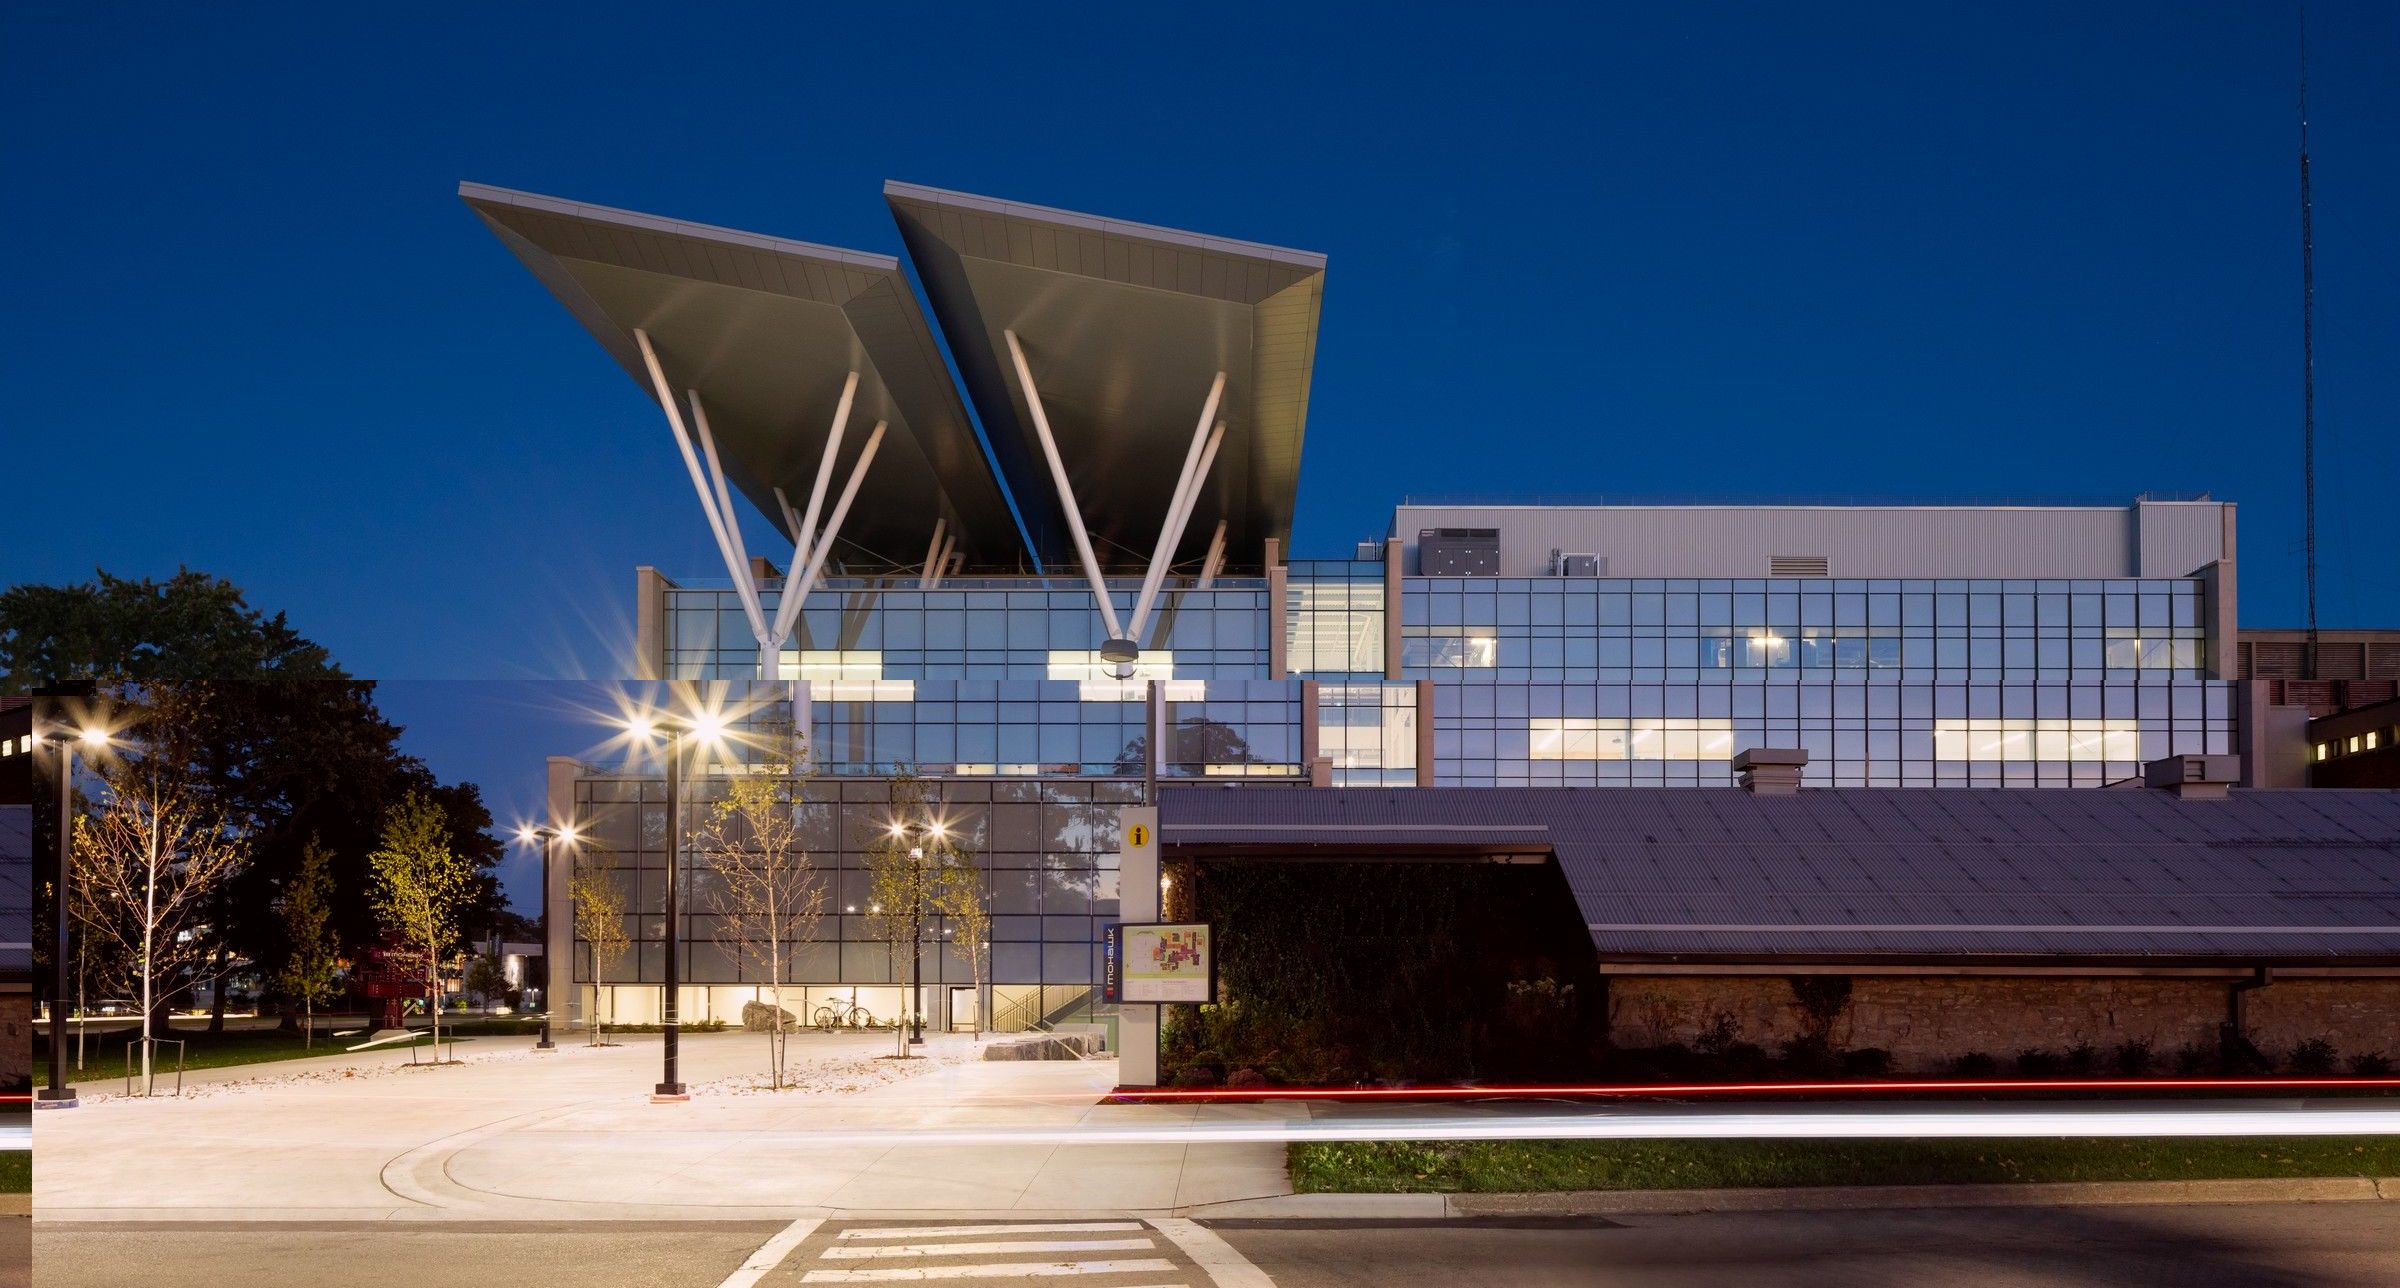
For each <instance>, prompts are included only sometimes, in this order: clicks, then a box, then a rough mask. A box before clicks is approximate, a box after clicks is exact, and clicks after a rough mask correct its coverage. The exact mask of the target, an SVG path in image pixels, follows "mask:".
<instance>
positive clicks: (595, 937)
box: [567, 861, 632, 1046]
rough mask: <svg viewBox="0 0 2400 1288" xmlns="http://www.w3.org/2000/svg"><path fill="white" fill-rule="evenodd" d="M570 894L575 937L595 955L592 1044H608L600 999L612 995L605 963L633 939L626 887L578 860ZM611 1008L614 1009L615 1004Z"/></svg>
mask: <svg viewBox="0 0 2400 1288" xmlns="http://www.w3.org/2000/svg"><path fill="white" fill-rule="evenodd" d="M567 897H568V898H569V899H571V900H573V901H574V905H575V937H576V938H577V939H580V940H582V941H583V942H584V944H585V945H586V946H587V947H589V948H590V950H591V954H592V1045H593V1046H604V1045H606V1043H605V1041H604V1036H605V1031H606V1029H607V1027H608V1026H607V1019H606V1017H604V1016H603V1015H602V1014H601V1011H600V999H601V998H602V997H604V996H607V995H608V990H607V988H606V986H605V984H606V981H605V980H603V979H602V973H603V970H604V969H605V967H604V964H605V963H607V962H612V961H615V960H616V959H617V958H618V957H620V956H622V955H623V954H624V952H625V949H626V948H627V946H628V945H630V944H631V943H632V939H631V938H630V937H629V936H627V935H626V933H625V887H623V886H621V885H619V884H617V880H616V878H615V876H614V875H613V874H610V873H607V872H602V871H600V870H598V869H597V868H594V867H592V866H591V865H589V864H587V863H583V862H581V861H578V862H577V863H576V864H575V870H574V871H572V872H570V873H568V874H567ZM609 1009H610V1010H612V1011H613V1010H614V1009H615V1007H614V1006H613V1005H611V1006H610V1008H609Z"/></svg>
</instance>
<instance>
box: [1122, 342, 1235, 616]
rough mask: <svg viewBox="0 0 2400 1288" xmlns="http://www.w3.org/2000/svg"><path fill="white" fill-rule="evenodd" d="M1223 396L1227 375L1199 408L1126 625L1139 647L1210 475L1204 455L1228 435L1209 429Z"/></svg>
mask: <svg viewBox="0 0 2400 1288" xmlns="http://www.w3.org/2000/svg"><path fill="white" fill-rule="evenodd" d="M1224 396H1225V373H1224V372H1222V371H1220V372H1218V373H1217V378H1216V379H1215V380H1212V381H1210V382H1209V385H1208V401H1207V402H1205V403H1202V404H1201V406H1200V423H1199V424H1197V425H1194V426H1193V427H1192V445H1191V446H1190V447H1187V448H1185V449H1184V452H1183V470H1182V472H1181V473H1179V474H1177V475H1176V476H1175V490H1174V492H1173V493H1172V494H1171V495H1170V496H1169V497H1168V498H1167V513H1166V517H1165V518H1164V519H1162V520H1160V521H1159V525H1158V545H1156V546H1155V547H1153V548H1152V549H1151V551H1150V570H1149V571H1148V572H1146V573H1144V574H1143V575H1142V593H1141V595H1140V596H1138V597H1137V598H1135V600H1134V601H1133V618H1132V620H1130V621H1128V622H1127V623H1126V624H1125V629H1126V630H1127V631H1129V632H1131V634H1129V635H1128V636H1127V638H1129V639H1131V640H1133V641H1134V642H1135V643H1137V644H1138V643H1140V642H1141V639H1142V627H1143V626H1145V625H1148V624H1149V621H1150V605H1151V604H1152V603H1153V602H1154V601H1156V600H1157V598H1158V588H1159V586H1160V585H1162V584H1163V583H1164V582H1165V581H1166V579H1167V565H1168V564H1170V563H1172V562H1173V561H1174V559H1175V547H1176V546H1178V545H1181V544H1182V542H1183V524H1184V517H1183V516H1184V515H1185V514H1186V513H1187V512H1188V506H1189V503H1190V501H1191V499H1192V497H1193V495H1194V494H1195V493H1197V492H1198V491H1199V489H1200V477H1201V475H1203V474H1205V473H1206V472H1207V469H1208V467H1207V465H1206V464H1204V463H1203V462H1202V459H1201V457H1202V453H1203V452H1204V451H1208V452H1213V451H1214V448H1213V447H1211V446H1208V445H1209V444H1213V443H1214V442H1215V441H1216V440H1217V439H1219V438H1223V437H1224V435H1225V426H1224V425H1222V424H1219V425H1218V426H1217V429H1216V435H1215V437H1213V438H1212V437H1211V436H1210V434H1209V428H1208V427H1209V422H1211V421H1213V420H1215V419H1216V417H1217V402H1218V400H1220V399H1222V398H1223V397H1224Z"/></svg>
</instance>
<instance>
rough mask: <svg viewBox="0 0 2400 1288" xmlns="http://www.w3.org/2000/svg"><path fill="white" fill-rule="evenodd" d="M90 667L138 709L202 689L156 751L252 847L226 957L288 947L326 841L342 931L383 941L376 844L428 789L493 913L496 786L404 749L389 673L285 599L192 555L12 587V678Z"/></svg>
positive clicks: (8, 668) (480, 903)
mask: <svg viewBox="0 0 2400 1288" xmlns="http://www.w3.org/2000/svg"><path fill="white" fill-rule="evenodd" d="M76 677H81V678H89V679H92V680H94V681H95V682H96V683H97V684H98V685H99V687H100V688H101V690H102V691H103V693H104V694H105V695H106V696H107V697H109V698H110V699H111V700H113V701H115V702H117V703H119V704H121V705H123V706H125V707H127V708H130V709H132V710H135V711H139V710H141V709H143V708H145V707H147V706H148V705H150V704H151V703H152V701H153V700H154V697H155V695H156V694H158V693H159V692H161V691H163V690H167V689H173V690H175V691H177V692H180V693H182V694H184V695H186V696H187V697H189V698H190V699H191V701H189V702H187V703H186V704H185V710H184V711H183V713H182V714H181V716H180V717H179V725H180V728H179V729H177V730H176V731H175V732H176V733H177V734H178V735H179V736H177V737H175V738H174V739H173V742H172V745H171V746H163V745H162V746H160V747H156V748H154V749H153V750H152V753H151V754H166V755H170V756H172V757H175V758H177V759H179V760H180V761H181V763H182V764H183V766H184V768H185V771H186V773H187V775H188V778H189V783H190V787H191V790H192V791H193V792H195V793H196V794H198V795H199V796H201V797H203V798H204V799H205V800H206V801H207V802H208V803H209V805H210V807H211V808H212V809H213V811H214V812H215V813H217V814H218V815H220V816H221V818H222V819H223V821H224V824H225V826H226V827H228V828H229V829H232V830H235V831H238V832H239V833H240V834H241V835H242V836H244V837H245V838H246V840H247V843H248V846H249V851H250V858H249V861H248V862H247V863H246V864H244V865H243V866H242V867H241V868H240V869H239V870H238V871H237V872H236V873H234V874H233V876H232V877H231V878H230V879H227V880H225V881H223V882H220V883H219V885H218V886H217V887H216V889H215V892H214V894H213V895H212V898H211V906H210V908H209V909H208V913H207V918H206V920H207V921H208V923H209V924H210V925H211V926H212V928H214V930H215V931H216V938H215V949H216V951H215V953H214V954H213V960H212V961H211V962H210V963H209V965H208V969H209V970H210V971H211V972H213V973H216V974H218V975H224V974H228V973H231V972H233V971H234V970H236V969H239V968H240V967H241V966H242V964H243V963H245V962H251V963H271V962H281V961H285V960H287V959H288V957H289V956H290V948H291V946H290V944H289V943H288V942H286V933H287V926H286V924H285V922H284V920H283V919H282V917H281V916H280V915H278V913H277V907H278V902H279V900H280V898H281V896H282V892H283V891H284V890H285V889H287V888H288V887H289V886H290V884H291V883H292V881H293V879H294V878H295V876H296V875H297V874H298V872H299V870H300V867H301V865H302V863H303V861H304V859H305V857H306V851H307V847H308V845H309V843H310V841H311V840H314V841H316V842H317V843H318V844H321V845H322V846H323V847H324V848H325V849H326V850H327V851H328V852H329V856H330V859H329V863H328V870H329V871H330V873H331V874H332V878H333V886H332V892H331V895H330V900H329V904H330V908H331V922H332V926H333V933H334V938H335V941H336V944H337V946H338V947H339V948H340V949H341V950H343V951H345V952H347V953H349V954H352V955H355V954H356V953H357V952H358V951H360V950H363V949H365V948H367V947H370V946H372V945H374V944H375V943H376V942H378V940H379V938H380V930H379V928H378V915H377V911H376V908H375V906H374V901H373V898H372V892H371V888H370V887H371V881H370V878H369V873H368V857H367V856H368V855H369V853H370V852H371V851H373V850H374V848H375V847H376V845H377V843H378V841H379V839H380V832H381V829H382V825H383V821H384V819H385V817H386V815H387V814H388V813H389V812H390V811H391V810H392V809H393V808H394V807H395V806H396V805H398V804H399V803H400V801H401V800H403V799H404V798H405V797H406V796H407V795H408V794H409V793H410V792H411V791H416V792H422V793H425V794H427V795H429V796H431V797H433V798H434V799H435V800H436V801H437V803H439V804H440V805H441V806H442V807H443V812H444V816H445V817H446V818H447V820H448V822H449V828H450V844H451V847H452V849H454V850H455V851H456V852H458V853H460V854H463V855H465V856H467V857H468V858H469V859H470V861H471V862H472V864H473V866H474V867H475V869H476V871H477V873H478V874H479V875H478V876H477V878H476V883H475V884H476V886H477V889H476V892H475V895H474V898H473V900H472V906H471V907H470V908H469V909H467V911H466V914H465V915H466V916H467V918H468V920H469V921H470V922H472V923H474V924H483V923H482V922H481V921H480V920H479V919H478V913H479V912H481V911H487V910H488V911H494V912H496V911H498V910H500V909H501V908H502V907H503V902H502V900H501V897H500V894H499V887H498V884H497V882H496V881H495V880H494V879H492V877H491V876H490V875H489V872H490V869H491V868H492V867H493V866H494V865H496V864H497V863H498V862H499V859H500V855H501V847H500V843H499V842H498V841H496V840H494V839H493V838H492V837H491V836H489V835H488V834H487V829H488V828H489V826H490V823H491V818H490V814H489V811H488V810H486V809H485V807H484V805H483V801H482V798H481V795H480V794H479V793H478V792H477V791H476V790H475V788H474V787H473V786H472V785H468V784H459V785H456V786H444V785H443V784H441V783H439V782H438V781H437V780H436V779H435V777H434V775H433V774H432V773H431V772H430V771H429V770H427V769H426V767H425V766H424V764H422V763H421V762H419V761H417V760H416V759H414V758H413V757H410V756H407V755H404V754H403V753H402V752H401V751H400V750H399V737H400V729H399V727H398V726H396V725H394V724H392V723H391V722H390V721H388V720H386V719H384V718H383V716H382V714H381V713H380V712H378V711H377V710H376V708H375V697H374V695H375V687H374V685H372V684H370V683H367V682H364V681H360V680H355V679H352V678H350V677H349V676H348V675H346V674H345V673H344V672H343V671H342V670H341V668H340V667H338V666H336V665H334V663H333V662H332V660H331V659H330V658H329V656H328V655H327V653H326V651H325V649H324V648H322V647H321V646H319V645H317V644H315V643H313V642H311V641H309V640H307V639H305V638H303V637H302V636H300V634H299V633H298V632H296V631H295V630H293V629H292V627H291V625H290V623H289V622H288V621H287V620H286V619H285V618H284V616H283V615H282V614H280V613H278V614H275V615H273V616H268V615H266V614H263V613H260V612H258V611H256V610H254V609H252V608H251V607H250V606H249V605H248V603H247V602H246V601H245V600H244V598H243V595H242V592H241V590H240V589H239V588H237V587H235V586H234V585H233V584H232V583H230V582H227V581H225V580H223V579H222V578H217V577H211V576H208V575H206V574H203V573H198V572H193V571H191V570H189V569H185V570H183V571H181V572H178V573H177V574H176V575H175V576H174V577H173V578H170V579H168V580H166V581H163V582H161V581H149V580H129V579H126V578H120V577H113V576H111V575H109V574H108V573H107V572H105V571H102V572H98V573H96V574H95V577H94V579H93V580H92V581H89V582H84V583H80V584H73V585H59V586H41V585H30V584H29V585H21V586H17V587H14V588H11V589H9V590H7V591H5V592H0V692H10V691H16V690H22V689H29V688H32V687H35V686H37V685H41V684H46V683H51V682H54V681H57V680H61V679H67V678H76ZM36 939H37V940H38V941H41V942H43V943H47V942H48V936H47V935H37V936H36ZM217 999H218V1005H217V1010H216V1012H215V1013H214V1014H213V1015H212V1016H211V1027H212V1028H217V1027H221V1026H222V1022H223V999H224V990H222V989H220V990H218V993H217Z"/></svg>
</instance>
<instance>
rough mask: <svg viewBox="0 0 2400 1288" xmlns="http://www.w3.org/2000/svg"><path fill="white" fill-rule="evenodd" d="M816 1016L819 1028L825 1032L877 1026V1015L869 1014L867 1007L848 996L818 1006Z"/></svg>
mask: <svg viewBox="0 0 2400 1288" xmlns="http://www.w3.org/2000/svg"><path fill="white" fill-rule="evenodd" d="M814 1018H815V1020H816V1022H817V1028H818V1030H819V1031H821V1032H825V1033H831V1032H833V1031H834V1030H835V1029H838V1028H852V1029H871V1028H874V1027H875V1017H874V1016H872V1015H869V1014H867V1008H865V1007H863V1006H860V1005H859V1004H858V1003H856V1002H854V1001H851V1000H849V999H847V998H840V997H837V998H835V999H833V1000H832V1001H831V1002H828V1003H826V1004H825V1005H823V1006H820V1007H818V1008H817V1013H816V1015H815V1017H814Z"/></svg>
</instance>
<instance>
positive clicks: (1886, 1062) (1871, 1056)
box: [1842, 1047, 1892, 1078]
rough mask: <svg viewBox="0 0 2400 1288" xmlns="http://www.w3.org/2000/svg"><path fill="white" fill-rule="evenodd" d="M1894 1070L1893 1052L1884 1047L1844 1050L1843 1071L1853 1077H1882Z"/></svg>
mask: <svg viewBox="0 0 2400 1288" xmlns="http://www.w3.org/2000/svg"><path fill="white" fill-rule="evenodd" d="M1891 1071H1892V1053H1891V1052H1889V1051H1886V1050H1884V1049H1883V1048H1882V1047H1860V1048H1859V1049H1857V1050H1855V1051H1844V1052H1842V1072H1843V1073H1846V1074H1849V1075H1850V1076H1851V1077H1853V1078H1880V1077H1882V1076H1883V1075H1885V1074H1887V1073H1890V1072H1891Z"/></svg>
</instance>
